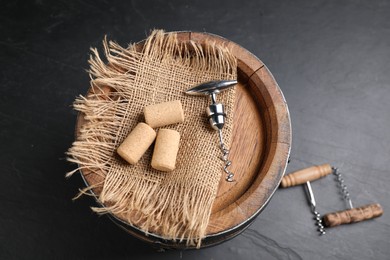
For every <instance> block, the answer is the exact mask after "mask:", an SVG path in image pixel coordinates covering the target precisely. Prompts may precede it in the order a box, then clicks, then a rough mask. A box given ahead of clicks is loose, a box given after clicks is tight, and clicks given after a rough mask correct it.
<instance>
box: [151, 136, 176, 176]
mask: <svg viewBox="0 0 390 260" xmlns="http://www.w3.org/2000/svg"><path fill="white" fill-rule="evenodd" d="M179 141H180V134H179V132H177V131H175V130H170V129H160V130H159V131H158V133H157V138H156V144H155V145H154V151H153V157H152V167H153V168H154V169H156V170H159V171H164V172H169V171H173V170H174V169H175V164H176V156H177V152H178V151H179Z"/></svg>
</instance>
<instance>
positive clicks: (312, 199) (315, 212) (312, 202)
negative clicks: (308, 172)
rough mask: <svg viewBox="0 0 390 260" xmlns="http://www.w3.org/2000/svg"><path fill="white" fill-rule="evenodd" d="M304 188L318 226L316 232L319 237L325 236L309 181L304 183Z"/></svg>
mask: <svg viewBox="0 0 390 260" xmlns="http://www.w3.org/2000/svg"><path fill="white" fill-rule="evenodd" d="M306 188H307V192H308V195H309V199H310V207H311V212H312V213H313V214H314V219H315V221H316V223H317V226H318V232H319V233H320V235H325V234H326V232H325V227H324V225H323V224H322V219H321V214H320V213H319V212H318V211H317V209H316V206H317V204H316V199H315V198H314V193H313V190H312V188H311V185H310V181H307V182H306Z"/></svg>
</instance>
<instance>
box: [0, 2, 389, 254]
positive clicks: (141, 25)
mask: <svg viewBox="0 0 390 260" xmlns="http://www.w3.org/2000/svg"><path fill="white" fill-rule="evenodd" d="M389 15H390V2H389V1H203V2H202V1H153V2H149V1H122V2H116V1H107V2H106V1H92V0H91V1H87V0H78V1H50V2H49V1H42V0H41V1H38V0H37V1H34V2H33V1H31V2H29V1H7V2H6V1H2V3H1V8H0V21H1V22H0V47H1V48H0V61H1V63H0V66H1V67H0V144H1V145H0V149H1V150H0V162H1V166H2V168H1V174H0V183H1V189H0V258H1V259H26V258H27V259H55V258H56V259H61V258H66V259H77V258H108V259H117V258H127V259H129V258H133V259H141V258H142V259H181V258H183V259H299V258H302V259H389V258H390V256H389V255H390V242H389V240H390V226H389V223H388V222H389V220H390V215H389V214H388V212H387V211H388V209H390V200H389V188H388V185H389V184H390V175H389V170H388V164H389V163H388V162H389V158H390V134H389V129H390V113H389V112H390V76H389V75H390V19H389V18H390V16H389ZM153 28H163V29H166V30H167V31H172V30H193V31H206V32H211V33H215V34H219V35H221V36H224V37H226V38H228V39H230V40H232V41H234V42H237V43H239V44H241V45H242V46H243V47H245V48H247V49H248V50H250V51H251V52H253V53H254V54H255V55H257V56H258V57H259V58H260V59H262V60H263V62H264V63H266V64H267V66H268V67H269V69H270V70H271V72H272V73H273V74H274V76H275V78H276V80H277V81H278V83H279V85H280V87H281V89H282V90H283V92H284V94H285V97H286V99H287V102H288V105H289V108H290V112H291V118H292V127H293V145H292V151H291V163H290V164H289V166H288V169H287V171H288V172H291V171H293V170H297V169H299V168H303V167H307V166H310V165H312V164H320V163H326V162H328V163H331V164H332V165H335V166H338V167H339V168H341V169H342V171H343V172H344V176H345V181H346V182H347V184H348V186H349V190H350V192H351V196H352V198H353V200H354V202H355V204H356V205H363V204H367V203H371V202H379V203H381V204H382V206H383V208H384V210H385V214H384V215H383V216H382V217H381V218H378V219H375V220H371V221H367V222H364V223H358V224H356V225H353V226H352V225H351V226H342V227H338V228H335V229H329V230H328V233H327V234H326V235H325V236H322V237H319V236H318V234H317V232H316V229H315V226H314V222H313V219H312V214H311V212H310V209H309V207H308V205H307V200H306V197H305V193H304V189H303V187H295V188H292V189H289V190H278V191H277V192H276V193H275V195H274V197H273V199H272V200H271V202H270V203H269V205H268V206H267V208H266V209H265V210H264V212H263V213H262V214H260V215H259V217H258V218H257V219H256V221H255V222H254V223H253V224H252V225H251V226H250V227H249V229H248V230H246V231H245V232H244V233H242V234H241V235H239V236H238V237H236V238H234V239H232V240H230V241H228V242H226V243H223V244H221V245H219V246H215V247H212V248H208V249H203V250H197V251H196V250H194V251H167V252H164V253H159V252H156V251H155V250H154V249H153V248H151V247H149V246H148V245H146V244H144V243H142V242H140V241H138V240H136V239H135V238H133V237H131V236H129V235H127V234H126V233H125V232H123V231H122V230H120V229H119V228H117V227H116V226H114V225H113V224H112V223H111V222H110V221H109V220H108V219H107V218H106V217H98V216H96V215H95V214H93V213H92V212H91V211H90V210H89V208H88V206H90V205H93V201H92V200H91V199H89V198H83V199H81V200H78V201H76V202H72V200H71V198H72V197H73V195H74V194H76V193H77V189H78V188H79V187H81V186H82V185H83V184H82V181H81V179H80V178H79V177H78V176H76V177H73V178H71V179H69V180H65V178H64V174H65V172H67V171H69V170H71V169H73V166H72V165H70V164H68V163H67V162H66V160H65V155H64V152H65V151H66V150H67V148H68V147H69V146H70V145H71V143H72V141H73V130H74V123H75V118H76V114H75V112H73V111H72V110H71V104H72V101H73V100H74V98H75V96H76V95H78V94H80V93H85V92H86V90H87V88H88V85H89V83H88V76H87V74H86V72H85V71H84V70H85V69H86V68H88V65H87V58H88V54H89V47H90V46H101V41H102V39H103V37H104V35H105V34H107V35H108V37H109V38H110V39H113V40H116V41H117V42H119V43H120V44H126V43H128V42H131V41H132V42H134V41H138V40H141V39H143V38H145V36H146V34H147V32H148V31H149V30H150V29H153ZM312 186H313V189H314V193H315V195H316V196H317V202H318V204H319V207H318V209H319V211H320V212H322V213H326V212H330V211H335V210H341V209H343V207H344V204H343V202H342V201H341V200H340V195H339V193H338V189H337V185H336V182H334V180H333V178H332V177H327V178H325V179H321V180H319V181H316V182H314V183H313V184H312Z"/></svg>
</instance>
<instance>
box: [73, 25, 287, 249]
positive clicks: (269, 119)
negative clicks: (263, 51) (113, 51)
mask: <svg viewBox="0 0 390 260" xmlns="http://www.w3.org/2000/svg"><path fill="white" fill-rule="evenodd" d="M177 37H178V39H179V40H180V41H181V42H189V41H194V42H197V43H200V44H205V42H206V40H211V41H214V42H216V43H217V44H220V45H224V46H226V47H228V48H229V49H230V50H231V52H232V53H233V55H234V56H235V57H236V58H237V60H238V71H237V73H238V82H239V83H238V85H237V87H236V101H235V112H234V128H233V139H232V143H231V145H230V150H231V153H230V159H231V161H232V162H233V164H232V166H231V168H230V169H231V170H232V172H234V174H235V176H234V179H235V180H236V181H235V182H234V183H228V182H226V181H225V174H222V175H221V180H220V183H219V188H218V195H217V197H216V200H215V202H214V206H213V210H212V214H211V217H210V222H209V225H208V228H207V236H206V238H205V239H204V240H203V242H202V247H208V246H212V245H216V244H219V243H221V242H224V241H226V240H228V239H230V238H232V237H234V236H236V235H238V234H239V233H241V232H242V231H243V230H244V229H245V228H246V227H248V226H249V225H250V224H251V223H252V222H253V220H254V219H255V217H256V216H257V215H258V214H259V213H260V212H261V211H262V210H263V209H264V207H265V206H266V205H267V203H268V202H269V200H270V199H271V197H272V195H273V193H274V192H275V190H276V189H277V187H278V186H279V183H280V181H281V179H282V177H283V174H284V172H285V169H286V166H287V161H288V158H289V153H290V146H291V123H290V115H289V112H288V108H287V103H286V101H285V99H284V97H283V94H282V92H281V90H280V88H279V87H278V84H277V83H276V81H275V79H274V78H273V76H272V74H271V72H270V71H269V70H268V69H267V67H266V66H265V65H264V63H263V62H262V61H260V60H259V59H258V58H257V57H256V56H254V55H253V54H252V53H250V52H249V51H247V50H246V49H244V48H243V47H241V46H239V45H238V44H236V43H234V42H231V41H229V40H227V39H224V38H222V37H220V36H217V35H213V34H209V33H198V32H177ZM138 45H139V47H140V49H141V47H142V45H143V42H140V43H138ZM83 122H84V118H83V115H79V117H78V120H77V125H76V136H77V135H78V130H79V129H80V127H81V125H82V124H83ZM81 175H82V176H83V179H84V181H85V183H86V184H87V185H93V184H94V183H97V182H99V181H101V179H100V177H99V176H98V175H97V174H94V173H92V172H88V170H86V169H84V170H82V171H81ZM110 218H111V219H112V220H113V221H114V222H115V223H117V224H118V225H119V226H120V227H122V228H123V229H125V230H126V231H128V232H129V233H130V234H132V235H133V236H135V237H137V238H139V239H141V240H143V241H146V242H149V243H151V244H153V245H156V246H158V247H162V248H189V247H188V246H186V241H183V242H181V243H179V242H174V241H171V240H165V239H163V238H162V237H161V236H159V235H158V234H153V233H148V234H145V232H143V231H142V230H141V229H139V228H138V227H136V226H132V225H130V224H128V223H126V222H124V221H122V220H121V219H119V218H118V217H116V216H113V215H110Z"/></svg>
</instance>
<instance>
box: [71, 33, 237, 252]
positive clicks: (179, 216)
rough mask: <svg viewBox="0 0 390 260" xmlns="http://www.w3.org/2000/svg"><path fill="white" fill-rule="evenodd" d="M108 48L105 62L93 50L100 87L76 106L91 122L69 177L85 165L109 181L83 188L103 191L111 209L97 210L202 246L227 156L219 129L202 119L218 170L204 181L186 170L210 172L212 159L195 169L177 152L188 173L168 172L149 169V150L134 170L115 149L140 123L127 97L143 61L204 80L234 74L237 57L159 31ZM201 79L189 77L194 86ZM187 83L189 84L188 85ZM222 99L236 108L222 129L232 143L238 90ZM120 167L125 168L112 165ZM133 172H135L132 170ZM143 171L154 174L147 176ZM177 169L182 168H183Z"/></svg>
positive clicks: (197, 103) (198, 102)
mask: <svg viewBox="0 0 390 260" xmlns="http://www.w3.org/2000/svg"><path fill="white" fill-rule="evenodd" d="M103 46H104V53H105V57H106V59H107V63H106V62H104V61H103V60H102V59H101V58H100V56H99V53H98V51H97V50H96V49H92V53H93V55H92V56H91V58H90V60H89V63H90V65H91V68H90V76H91V86H92V87H93V88H95V89H98V90H100V91H93V93H90V94H89V95H88V96H87V97H83V96H80V97H78V98H77V99H76V101H75V102H74V108H75V109H76V110H77V111H79V112H81V113H83V114H84V119H85V123H84V124H83V126H82V128H81V129H80V131H79V134H78V139H77V140H76V141H75V142H74V143H73V146H72V147H71V148H70V149H69V151H68V155H69V159H68V160H69V161H70V162H73V163H77V164H78V165H79V167H78V168H77V169H75V170H74V171H72V172H70V173H68V174H67V176H71V175H72V174H73V173H74V172H76V171H78V170H81V171H83V170H86V169H87V170H88V171H90V172H92V173H94V174H98V175H100V176H101V177H102V178H103V179H104V182H101V183H97V184H94V185H91V186H90V187H87V188H86V189H84V190H83V191H82V193H86V192H87V191H88V190H89V189H98V190H100V191H101V192H100V194H98V195H99V201H100V202H101V203H103V204H104V205H105V207H103V208H93V210H94V211H95V212H98V213H102V214H104V213H111V214H114V215H116V216H118V217H119V218H121V219H122V220H125V221H127V222H128V223H130V224H132V225H136V226H138V227H140V228H141V229H142V230H144V231H145V232H154V233H158V234H160V235H161V236H162V237H164V238H167V239H174V240H179V241H183V240H186V241H187V243H188V244H189V245H194V244H196V245H197V247H199V246H200V245H201V239H202V238H203V237H204V236H205V235H206V229H207V225H208V221H209V217H210V214H211V208H212V204H213V202H214V199H215V196H216V193H217V188H218V183H219V179H220V175H221V174H222V171H221V167H222V162H221V161H219V159H217V157H218V156H219V155H220V154H219V153H220V151H218V148H217V145H216V144H217V135H216V133H215V132H212V131H210V129H209V128H207V126H206V125H203V128H206V129H200V130H201V131H202V132H201V134H199V135H200V138H198V139H197V140H196V141H197V142H201V141H202V140H203V139H205V140H204V142H205V143H206V144H207V146H206V147H203V148H202V149H203V150H204V149H206V150H207V149H208V150H211V152H210V157H211V158H212V159H210V160H212V162H211V163H214V164H216V165H217V166H209V165H207V166H206V167H208V168H210V167H211V172H213V173H214V172H215V173H214V174H213V175H212V176H211V177H208V175H207V177H206V181H205V178H204V176H202V174H198V175H196V174H195V175H194V174H189V175H187V172H188V171H194V172H195V173H196V172H197V171H202V170H203V171H204V169H203V168H204V167H203V166H202V163H205V164H207V163H210V162H202V161H199V162H197V165H189V166H190V167H191V168H189V166H188V165H186V164H189V163H188V159H185V157H182V158H184V159H183V160H182V161H180V158H181V157H180V154H179V158H178V164H179V165H180V166H181V167H182V168H181V170H182V172H183V173H182V174H176V175H175V174H170V175H162V174H161V173H160V172H157V171H154V170H150V169H149V168H145V167H146V166H145V164H147V163H148V162H147V160H148V158H149V157H150V156H151V153H150V152H149V154H146V155H145V158H146V159H145V160H144V161H141V162H140V163H139V164H140V165H141V166H142V165H143V166H145V167H144V168H142V167H141V166H140V167H139V168H138V170H137V167H138V166H135V167H133V168H130V170H129V166H123V165H122V164H123V162H122V161H121V159H120V158H118V156H117V155H116V153H115V150H116V148H117V147H118V146H119V144H120V143H121V141H123V139H124V138H125V137H126V135H127V133H128V132H129V131H130V130H131V129H132V127H133V126H134V125H135V124H136V123H137V122H138V121H139V120H137V119H139V118H138V117H135V118H132V116H133V114H131V113H129V107H130V106H131V105H132V104H131V102H129V100H134V95H135V94H136V93H135V91H134V89H136V87H133V86H135V85H136V84H137V83H139V79H138V78H137V77H139V76H140V75H141V76H142V72H143V70H144V69H145V67H146V71H148V67H147V66H151V67H153V66H154V65H153V64H155V63H159V64H171V63H174V65H175V68H177V67H178V66H179V67H180V66H182V67H183V70H185V71H187V70H190V71H192V72H193V73H195V74H196V73H199V75H202V76H199V77H203V78H204V79H202V78H201V79H199V81H200V82H201V81H206V80H215V79H236V66H237V63H236V59H235V58H234V56H233V55H232V54H231V53H230V52H229V51H228V50H227V49H226V48H224V47H221V46H218V45H216V44H214V43H211V42H210V43H207V44H205V45H204V46H201V45H198V44H196V43H194V42H190V43H189V45H187V44H180V43H179V42H178V40H177V38H176V34H174V33H168V34H165V33H164V32H162V31H153V32H152V34H151V36H150V37H149V38H148V39H147V40H146V42H145V44H144V47H143V49H142V51H140V50H137V45H130V46H129V47H128V48H126V49H125V48H122V47H121V46H119V45H118V44H116V43H114V42H111V41H110V42H107V40H106V39H105V40H104V42H103ZM146 57H147V59H146ZM140 64H141V65H142V66H144V67H142V66H140ZM160 69H161V68H160ZM154 73H160V71H155V72H154ZM172 77H174V75H173V76H172ZM197 80H198V79H197ZM200 82H193V83H192V82H186V83H187V84H189V85H188V86H193V85H194V84H195V83H200ZM107 86H108V87H109V88H111V89H113V90H114V91H113V92H112V93H110V95H106V89H105V88H107ZM188 86H183V88H184V89H186V88H188ZM141 87H142V86H141ZM133 88H134V89H133ZM153 93H154V92H153ZM175 95H176V94H175ZM181 98H184V97H181ZM185 98H187V97H185ZM157 99H158V97H156V99H155V98H154V97H152V98H151V100H149V102H157V101H158V100H157ZM186 100H187V99H185V101H186ZM221 100H222V101H223V102H224V103H225V105H226V106H227V108H228V109H230V111H229V118H228V120H227V123H226V127H225V129H224V134H225V141H226V143H227V144H229V143H230V139H231V132H232V117H233V105H234V90H231V91H227V92H226V93H223V94H222V95H221ZM193 103H194V104H193ZM186 104H187V106H189V107H191V109H193V110H196V109H199V107H201V110H204V109H205V108H206V107H207V104H208V100H207V99H205V98H204V99H193V100H191V103H188V102H187V103H186V102H184V107H185V106H186ZM188 111H190V109H188ZM188 111H187V112H188ZM191 113H192V112H191ZM194 113H195V112H194ZM199 113H200V112H199ZM199 113H198V114H199ZM198 114H196V115H193V116H194V120H196V118H198V117H201V115H200V114H199V115H198ZM187 116H188V115H187ZM129 122H131V124H129ZM174 129H177V130H179V132H184V133H185V131H186V128H185V126H183V127H181V126H177V127H176V128H174ZM205 137H208V138H209V139H210V138H211V139H212V140H211V141H210V140H207V138H205ZM213 140H214V142H213ZM207 142H208V143H207ZM181 146H183V143H181ZM183 149H184V150H183ZM183 149H182V148H181V150H180V151H179V153H180V152H182V153H184V154H185V153H186V150H185V148H183ZM203 150H202V151H203ZM194 161H195V162H196V160H193V161H192V162H191V161H190V163H191V164H193V162H194ZM115 165H119V166H118V167H114V166H115ZM186 167H187V168H186ZM202 167H203V168H202ZM145 169H146V170H145ZM185 169H187V171H185ZM130 171H132V174H128V172H130ZM145 172H148V174H144V173H145ZM175 172H178V173H181V172H180V170H177V171H175ZM133 173H134V174H133ZM206 174H207V173H206ZM189 176H190V177H191V178H189Z"/></svg>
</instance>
